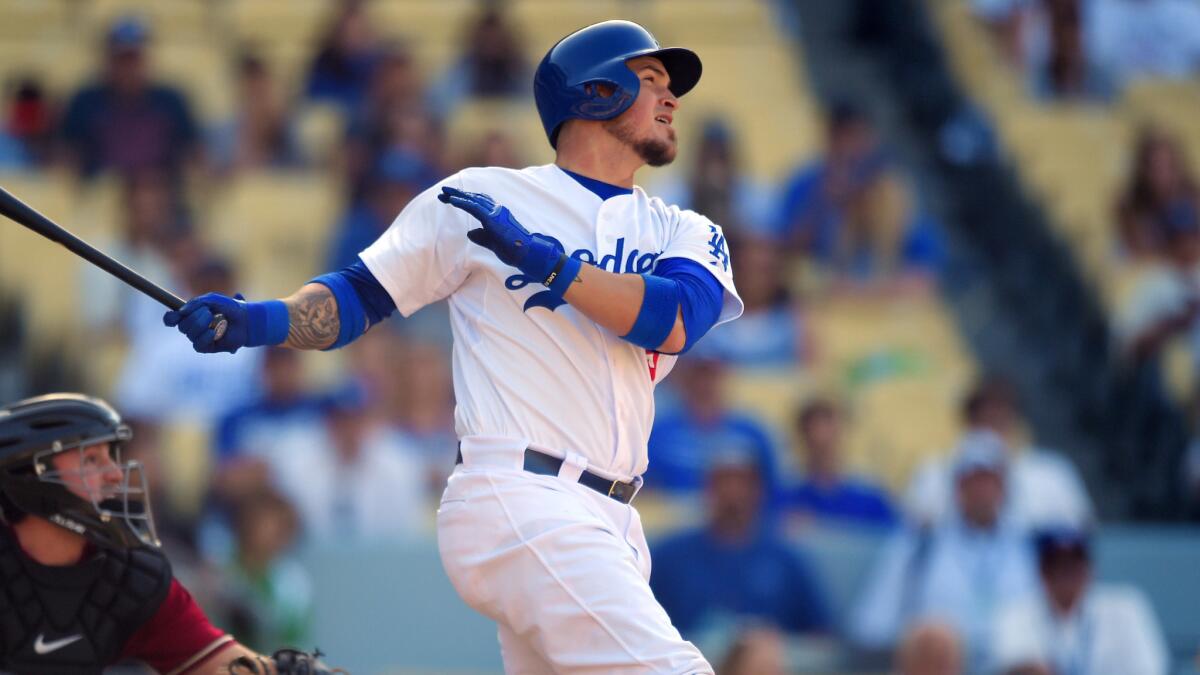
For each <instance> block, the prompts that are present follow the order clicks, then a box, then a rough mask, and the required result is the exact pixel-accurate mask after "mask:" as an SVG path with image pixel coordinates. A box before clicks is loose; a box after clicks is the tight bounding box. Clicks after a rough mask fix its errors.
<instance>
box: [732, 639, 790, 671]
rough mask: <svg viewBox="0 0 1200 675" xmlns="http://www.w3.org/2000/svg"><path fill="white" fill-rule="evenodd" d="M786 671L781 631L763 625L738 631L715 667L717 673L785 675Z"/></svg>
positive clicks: (786, 662)
mask: <svg viewBox="0 0 1200 675" xmlns="http://www.w3.org/2000/svg"><path fill="white" fill-rule="evenodd" d="M788 672H789V668H788V655H787V645H786V644H785V643H784V637H783V635H781V634H780V633H779V631H777V630H774V629H772V628H764V627H758V628H750V629H747V630H744V631H742V632H741V634H739V635H738V636H737V639H736V640H734V642H733V646H732V647H730V648H729V651H728V652H727V653H726V654H725V658H724V659H722V661H721V666H720V667H719V668H717V675H786V673H788Z"/></svg>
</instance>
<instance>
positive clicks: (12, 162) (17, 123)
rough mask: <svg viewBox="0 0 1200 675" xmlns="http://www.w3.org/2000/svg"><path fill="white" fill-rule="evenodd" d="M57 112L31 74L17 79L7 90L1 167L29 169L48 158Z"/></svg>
mask: <svg viewBox="0 0 1200 675" xmlns="http://www.w3.org/2000/svg"><path fill="white" fill-rule="evenodd" d="M57 114H58V111H57V110H56V109H55V106H54V104H53V103H52V102H51V101H50V99H49V97H48V96H47V95H46V92H45V90H44V89H43V87H42V83H41V82H40V81H39V80H37V79H36V78H34V77H22V78H20V79H18V80H17V81H16V82H15V83H14V85H13V87H12V90H11V91H10V93H9V98H8V102H7V105H6V106H5V112H4V126H3V128H2V129H0V167H2V168H11V169H29V168H35V167H42V166H45V165H46V164H47V163H48V162H49V161H50V156H51V141H52V140H53V136H54V129H55V126H56V125H57V124H58V119H57Z"/></svg>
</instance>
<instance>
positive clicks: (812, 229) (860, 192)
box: [779, 103, 942, 290]
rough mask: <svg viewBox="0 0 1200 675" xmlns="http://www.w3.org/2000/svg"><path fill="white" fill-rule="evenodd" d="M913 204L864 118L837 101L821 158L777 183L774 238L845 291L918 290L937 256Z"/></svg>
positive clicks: (933, 237) (932, 234) (928, 224)
mask: <svg viewBox="0 0 1200 675" xmlns="http://www.w3.org/2000/svg"><path fill="white" fill-rule="evenodd" d="M913 201H914V200H913V197H912V195H911V193H910V190H909V188H908V186H907V184H906V181H905V179H904V178H903V177H902V176H901V175H900V174H899V173H897V171H896V170H895V168H894V167H892V166H891V162H890V160H889V159H888V157H887V155H886V154H885V152H884V151H883V149H882V147H881V146H880V144H879V141H878V138H877V136H876V132H875V129H874V127H873V126H872V125H871V123H870V122H869V121H868V119H867V118H866V116H865V115H864V114H863V113H862V112H861V111H860V110H858V109H857V108H856V107H854V106H852V105H849V104H846V103H838V104H835V105H834V106H833V107H832V108H831V110H830V112H829V121H828V134H827V137H826V155H825V157H824V158H822V159H819V160H817V161H815V162H813V163H811V164H808V165H806V166H804V167H802V168H801V169H799V170H798V171H797V172H796V173H794V174H793V175H792V177H791V178H789V179H788V180H787V181H786V183H785V184H784V187H783V191H782V198H781V203H782V211H781V216H780V218H779V227H780V236H781V237H782V238H783V239H784V241H785V242H787V243H788V244H789V245H790V246H792V247H794V248H796V249H798V250H800V251H802V252H805V253H807V254H809V255H810V256H812V258H813V260H814V261H815V262H816V263H817V264H818V265H819V266H821V267H822V268H823V269H824V270H825V271H827V272H828V273H830V274H831V275H832V276H833V278H834V279H835V280H836V281H840V282H843V283H846V284H849V286H848V288H850V289H853V288H855V287H856V286H857V287H859V288H860V289H861V288H863V287H866V288H870V287H873V286H882V287H883V288H885V289H894V290H901V289H903V288H905V287H908V286H915V287H917V288H921V289H924V288H926V287H927V281H928V279H929V276H930V275H931V274H932V273H934V272H936V271H937V269H938V268H939V267H940V264H941V257H942V251H941V243H940V238H939V235H938V226H937V224H936V223H935V222H933V221H932V219H931V218H929V217H928V216H926V215H925V214H923V213H921V212H920V210H919V209H917V208H915V206H914V203H913ZM894 282H900V283H899V284H898V285H897V284H895V283H894Z"/></svg>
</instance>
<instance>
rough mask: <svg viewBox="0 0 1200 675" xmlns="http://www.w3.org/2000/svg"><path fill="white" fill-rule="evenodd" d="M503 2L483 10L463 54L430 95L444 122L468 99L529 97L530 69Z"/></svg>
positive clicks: (468, 33) (467, 37) (488, 4)
mask: <svg viewBox="0 0 1200 675" xmlns="http://www.w3.org/2000/svg"><path fill="white" fill-rule="evenodd" d="M502 7H503V5H502V3H499V2H486V3H483V10H482V11H481V12H480V14H479V16H478V17H477V18H476V19H475V21H474V23H473V24H472V25H471V26H470V27H469V28H468V29H467V31H466V33H465V35H464V36H463V38H464V39H463V44H462V50H463V54H462V56H461V57H460V58H459V60H458V61H457V62H456V63H455V64H454V65H453V66H451V67H450V69H449V71H448V72H446V73H443V74H442V76H441V77H439V78H437V80H436V83H435V84H434V85H433V87H432V88H431V90H430V92H429V100H430V107H431V108H432V110H433V112H434V113H435V114H436V115H437V116H438V117H440V118H442V119H448V118H450V117H451V116H453V115H454V112H455V110H457V109H458V106H460V105H462V103H463V102H464V101H465V100H467V99H468V98H472V97H473V98H512V97H516V96H528V95H529V93H530V91H529V66H528V64H526V63H525V57H524V55H523V52H522V50H521V40H520V38H519V37H518V36H517V34H516V32H515V30H514V28H513V26H512V25H511V24H510V23H509V22H508V19H507V17H505V15H504V11H503V9H502Z"/></svg>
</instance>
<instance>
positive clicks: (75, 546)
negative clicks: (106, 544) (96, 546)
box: [12, 516, 87, 567]
mask: <svg viewBox="0 0 1200 675" xmlns="http://www.w3.org/2000/svg"><path fill="white" fill-rule="evenodd" d="M12 529H13V534H15V535H16V537H17V542H18V543H20V544H21V550H23V551H24V552H25V555H27V556H29V557H30V558H32V559H33V560H34V561H36V562H38V563H40V564H42V565H47V566H51V567H57V566H65V565H74V564H75V563H77V562H79V559H80V558H82V557H83V551H84V549H85V548H86V547H87V540H86V539H84V538H83V537H82V536H80V535H78V534H75V533H74V532H70V531H68V530H65V529H63V528H61V527H59V526H58V525H55V524H54V523H52V522H50V521H48V520H46V519H45V518H39V517H38V516H26V517H25V518H22V519H21V521H20V522H18V523H16V524H15V525H13V526H12Z"/></svg>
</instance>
